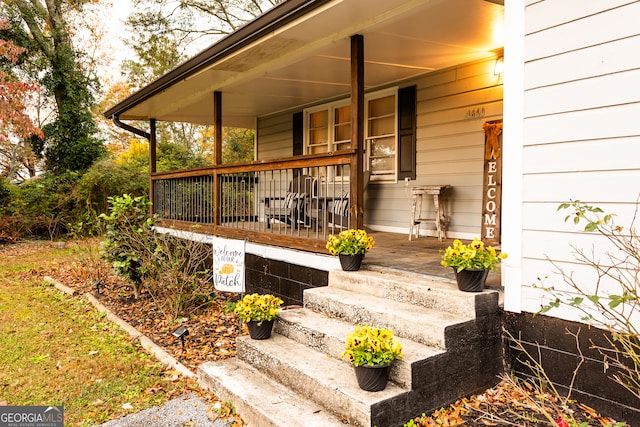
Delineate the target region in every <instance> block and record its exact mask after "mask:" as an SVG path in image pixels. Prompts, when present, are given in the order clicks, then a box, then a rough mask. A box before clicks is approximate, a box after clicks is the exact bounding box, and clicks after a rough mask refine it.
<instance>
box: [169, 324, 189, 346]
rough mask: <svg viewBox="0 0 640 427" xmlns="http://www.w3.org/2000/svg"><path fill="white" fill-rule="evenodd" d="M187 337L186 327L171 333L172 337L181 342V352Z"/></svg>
mask: <svg viewBox="0 0 640 427" xmlns="http://www.w3.org/2000/svg"><path fill="white" fill-rule="evenodd" d="M187 335H189V330H188V329H187V327H186V326H180V327H179V328H178V329H176V330H175V331H173V336H174V337H176V338H180V341H181V342H182V350H184V339H185V337H186V336H187Z"/></svg>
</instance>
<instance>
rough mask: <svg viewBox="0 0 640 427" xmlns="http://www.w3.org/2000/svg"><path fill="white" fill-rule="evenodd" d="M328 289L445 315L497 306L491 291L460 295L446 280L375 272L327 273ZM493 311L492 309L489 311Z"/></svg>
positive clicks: (474, 311)
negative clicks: (418, 307)
mask: <svg viewBox="0 0 640 427" xmlns="http://www.w3.org/2000/svg"><path fill="white" fill-rule="evenodd" d="M329 275H330V276H329V277H330V278H329V286H330V287H333V288H337V289H344V290H348V291H352V292H358V293H360V294H368V295H373V296H377V297H382V298H387V299H391V300H394V301H399V302H406V303H409V304H415V305H419V306H422V307H426V308H430V309H434V310H442V311H446V312H448V313H458V314H461V315H469V316H475V315H476V314H478V315H483V314H485V313H477V310H478V308H479V309H481V310H482V309H483V308H484V307H485V306H491V305H492V304H493V303H494V301H495V307H497V304H498V295H497V293H496V292H493V291H485V292H482V293H469V292H462V291H459V290H458V288H457V286H456V284H455V282H452V281H449V280H447V279H439V278H434V279H431V278H428V277H424V276H418V275H407V276H398V275H385V274H383V273H381V272H377V271H366V270H364V271H359V272H344V271H340V270H333V271H330V272H329ZM492 311H495V309H492Z"/></svg>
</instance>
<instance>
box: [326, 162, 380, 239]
mask: <svg viewBox="0 0 640 427" xmlns="http://www.w3.org/2000/svg"><path fill="white" fill-rule="evenodd" d="M370 178H371V172H369V171H364V172H363V174H362V179H363V191H366V190H367V187H368V186H369V179H370ZM350 207H351V205H350V201H349V192H344V193H342V194H340V195H339V196H338V197H336V198H335V199H334V200H333V201H332V202H331V203H330V204H329V208H328V210H327V223H328V224H329V226H331V227H334V228H340V229H342V228H350V227H349V209H350Z"/></svg>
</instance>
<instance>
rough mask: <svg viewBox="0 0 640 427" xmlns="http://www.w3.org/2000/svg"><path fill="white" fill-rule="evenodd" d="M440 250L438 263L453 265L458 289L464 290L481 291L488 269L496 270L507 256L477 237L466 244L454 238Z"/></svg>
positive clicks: (444, 265)
mask: <svg viewBox="0 0 640 427" xmlns="http://www.w3.org/2000/svg"><path fill="white" fill-rule="evenodd" d="M440 252H441V253H442V261H440V264H441V265H442V266H443V267H453V269H454V270H455V273H456V281H457V283H458V289H460V290H461V291H465V292H482V290H483V289H484V283H485V281H486V280H487V275H488V274H489V271H491V270H494V271H495V270H497V269H498V264H500V261H502V260H503V259H505V258H506V257H507V254H506V253H504V252H503V253H500V254H499V253H498V252H497V251H496V250H495V249H494V248H493V247H491V246H485V244H484V242H483V241H482V240H480V239H478V238H477V237H476V238H475V239H473V241H472V242H471V243H469V244H468V245H465V244H464V243H462V242H461V241H460V240H458V239H456V240H454V241H453V245H452V246H449V247H448V248H447V249H445V250H442V251H440Z"/></svg>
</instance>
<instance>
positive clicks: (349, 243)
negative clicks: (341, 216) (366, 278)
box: [326, 229, 375, 271]
mask: <svg viewBox="0 0 640 427" xmlns="http://www.w3.org/2000/svg"><path fill="white" fill-rule="evenodd" d="M374 245H375V241H374V240H373V237H371V236H369V235H368V234H367V232H366V231H364V230H355V229H349V230H343V231H341V232H340V233H338V235H333V234H329V239H328V240H327V245H326V248H327V250H328V251H329V253H330V254H331V255H337V256H338V257H339V258H340V265H341V266H342V269H343V270H344V271H358V270H359V269H360V265H361V264H362V258H364V255H365V254H366V253H367V252H368V251H370V250H371V249H373V246H374Z"/></svg>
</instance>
